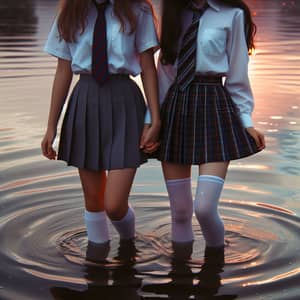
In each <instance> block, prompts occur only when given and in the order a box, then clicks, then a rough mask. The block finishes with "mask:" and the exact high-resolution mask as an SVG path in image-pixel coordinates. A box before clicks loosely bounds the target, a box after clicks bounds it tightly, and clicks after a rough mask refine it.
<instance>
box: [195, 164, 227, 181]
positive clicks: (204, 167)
mask: <svg viewBox="0 0 300 300" xmlns="http://www.w3.org/2000/svg"><path fill="white" fill-rule="evenodd" d="M228 166H229V161H225V162H212V163H206V164H201V165H200V166H199V175H212V176H218V177H221V178H223V179H225V177H226V174H227V170H228Z"/></svg>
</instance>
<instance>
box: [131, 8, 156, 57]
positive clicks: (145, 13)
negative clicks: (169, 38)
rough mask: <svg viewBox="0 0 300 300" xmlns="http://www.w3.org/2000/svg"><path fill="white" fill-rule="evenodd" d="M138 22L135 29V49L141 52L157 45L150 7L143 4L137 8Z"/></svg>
mask: <svg viewBox="0 0 300 300" xmlns="http://www.w3.org/2000/svg"><path fill="white" fill-rule="evenodd" d="M139 10H140V13H139V15H138V24H137V29H136V49H137V51H138V52H139V53H142V52H144V51H146V50H148V49H150V48H157V47H158V45H159V42H158V37H157V32H156V28H155V24H154V19H153V14H152V11H151V8H150V7H149V6H148V5H146V4H143V5H141V8H140V9H139Z"/></svg>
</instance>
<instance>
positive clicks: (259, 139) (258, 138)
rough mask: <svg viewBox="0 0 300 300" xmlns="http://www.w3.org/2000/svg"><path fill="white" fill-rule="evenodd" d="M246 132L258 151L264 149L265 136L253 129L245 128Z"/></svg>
mask: <svg viewBox="0 0 300 300" xmlns="http://www.w3.org/2000/svg"><path fill="white" fill-rule="evenodd" d="M246 130H247V132H248V133H249V134H250V135H251V136H252V137H253V138H254V140H255V143H256V146H257V148H258V150H263V149H264V148H266V143H265V136H264V135H263V134H262V133H261V132H259V131H258V130H256V129H255V128H254V127H248V128H246Z"/></svg>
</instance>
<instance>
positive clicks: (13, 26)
mask: <svg viewBox="0 0 300 300" xmlns="http://www.w3.org/2000/svg"><path fill="white" fill-rule="evenodd" d="M35 5H36V3H35V0H22V1H20V0H9V1H7V0H0V19H1V23H0V35H1V37H2V36H7V37H12V36H16V37H20V36H28V35H32V34H34V33H36V30H37V21H38V18H37V16H36V14H35ZM1 46H5V45H1Z"/></svg>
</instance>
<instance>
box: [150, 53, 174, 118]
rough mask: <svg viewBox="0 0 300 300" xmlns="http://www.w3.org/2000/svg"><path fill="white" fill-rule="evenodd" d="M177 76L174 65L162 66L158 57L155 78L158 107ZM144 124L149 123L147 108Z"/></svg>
mask: <svg viewBox="0 0 300 300" xmlns="http://www.w3.org/2000/svg"><path fill="white" fill-rule="evenodd" d="M176 74H177V69H176V67H175V64H174V65H163V64H162V63H161V61H160V57H159V58H158V63H157V76H158V96H159V103H160V106H161V105H162V104H163V102H164V101H165V98H166V95H167V92H168V90H169V88H170V86H171V85H172V83H173V82H174V80H175V78H176ZM145 123H147V124H150V123H151V116H150V111H149V108H148V109H147V111H146V115H145Z"/></svg>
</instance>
